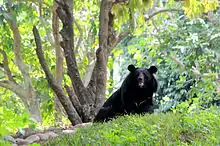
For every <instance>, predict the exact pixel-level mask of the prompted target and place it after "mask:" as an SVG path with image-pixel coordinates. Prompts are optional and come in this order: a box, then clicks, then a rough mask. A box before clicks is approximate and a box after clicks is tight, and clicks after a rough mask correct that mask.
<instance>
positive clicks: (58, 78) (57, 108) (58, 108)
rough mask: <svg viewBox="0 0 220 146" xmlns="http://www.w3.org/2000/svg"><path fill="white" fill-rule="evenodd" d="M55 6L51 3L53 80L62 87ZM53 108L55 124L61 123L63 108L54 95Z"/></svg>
mask: <svg viewBox="0 0 220 146" xmlns="http://www.w3.org/2000/svg"><path fill="white" fill-rule="evenodd" d="M56 9H57V4H56V2H55V1H54V3H53V14H52V15H53V16H52V28H53V37H54V44H55V51H56V75H55V79H56V81H57V84H58V85H59V86H61V87H62V80H63V77H62V75H63V51H62V48H61V47H60V37H59V18H58V16H57V14H56ZM54 106H55V119H56V121H57V122H61V121H62V117H61V115H63V114H64V112H65V111H64V110H63V107H62V105H61V103H60V101H59V99H58V97H57V96H56V94H55V95H54Z"/></svg>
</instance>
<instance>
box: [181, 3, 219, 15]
mask: <svg viewBox="0 0 220 146" xmlns="http://www.w3.org/2000/svg"><path fill="white" fill-rule="evenodd" d="M218 3H219V2H218V0H184V10H185V13H186V14H187V16H188V17H198V16H200V15H201V14H202V13H204V12H205V13H207V12H208V11H211V10H215V9H216V8H217V6H218Z"/></svg>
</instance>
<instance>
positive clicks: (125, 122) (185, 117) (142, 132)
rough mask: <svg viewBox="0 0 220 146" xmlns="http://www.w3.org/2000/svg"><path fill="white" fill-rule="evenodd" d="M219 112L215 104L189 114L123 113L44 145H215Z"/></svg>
mask: <svg viewBox="0 0 220 146" xmlns="http://www.w3.org/2000/svg"><path fill="white" fill-rule="evenodd" d="M219 115H220V113H219V109H218V108H211V109H207V110H204V111H198V112H196V113H192V114H180V113H171V112H170V113H166V114H162V113H157V114H155V115H153V114H152V115H148V114H146V115H144V116H139V115H132V116H123V117H119V118H118V119H115V120H113V121H110V122H107V123H104V124H101V123H98V124H94V125H93V126H90V127H86V128H81V129H79V130H77V132H76V134H75V135H64V136H61V137H59V138H57V139H56V140H54V141H48V142H47V143H45V145H48V146H53V145H158V146H159V145H218V144H220V140H219V128H220V127H219V122H220V116H219ZM94 131H95V132H94Z"/></svg>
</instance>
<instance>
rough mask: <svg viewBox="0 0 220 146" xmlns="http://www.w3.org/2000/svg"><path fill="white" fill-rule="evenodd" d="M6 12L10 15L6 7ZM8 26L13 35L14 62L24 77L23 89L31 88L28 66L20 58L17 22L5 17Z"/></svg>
mask: <svg viewBox="0 0 220 146" xmlns="http://www.w3.org/2000/svg"><path fill="white" fill-rule="evenodd" d="M8 12H9V13H10V15H12V13H11V10H10V9H8ZM7 21H8V23H9V26H10V28H11V30H12V32H13V37H14V54H15V62H16V64H17V66H18V68H19V70H20V71H21V74H22V76H23V78H24V86H25V89H31V90H32V89H33V85H32V82H31V78H30V75H29V70H28V68H27V67H26V66H25V64H24V62H23V60H22V58H21V36H20V32H19V30H18V26H17V24H16V23H15V22H14V21H13V20H12V19H10V18H8V19H7Z"/></svg>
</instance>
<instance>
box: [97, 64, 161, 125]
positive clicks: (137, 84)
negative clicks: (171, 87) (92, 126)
mask: <svg viewBox="0 0 220 146" xmlns="http://www.w3.org/2000/svg"><path fill="white" fill-rule="evenodd" d="M128 70H129V71H130V73H129V75H128V76H127V77H126V78H125V80H124V81H123V83H122V85H121V87H120V88H119V89H118V90H117V91H116V92H114V93H113V94H112V96H110V97H109V99H108V100H107V101H106V102H105V103H104V105H103V107H102V108H101V109H100V111H99V112H98V114H97V115H96V117H95V119H94V122H101V121H108V120H110V119H112V118H113V117H115V116H117V115H123V114H130V113H132V114H134V113H138V114H140V113H143V112H152V109H151V107H152V105H153V98H152V96H153V93H154V92H156V90H157V80H156V79H155V77H154V75H153V74H155V73H156V72H157V68H156V67H155V66H151V67H150V68H149V69H146V68H136V67H135V66H134V65H129V66H128Z"/></svg>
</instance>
